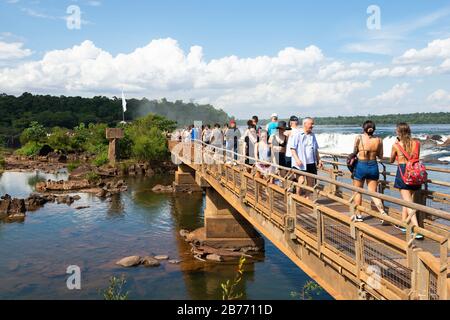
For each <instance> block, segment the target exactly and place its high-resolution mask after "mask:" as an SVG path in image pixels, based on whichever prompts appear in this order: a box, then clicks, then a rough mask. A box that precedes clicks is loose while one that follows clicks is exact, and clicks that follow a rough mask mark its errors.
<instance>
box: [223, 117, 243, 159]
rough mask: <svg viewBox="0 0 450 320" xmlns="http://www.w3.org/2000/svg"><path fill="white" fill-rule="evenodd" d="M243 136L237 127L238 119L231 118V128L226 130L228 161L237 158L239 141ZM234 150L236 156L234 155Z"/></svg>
mask: <svg viewBox="0 0 450 320" xmlns="http://www.w3.org/2000/svg"><path fill="white" fill-rule="evenodd" d="M240 138H241V131H240V130H239V129H238V128H237V127H236V121H235V120H231V121H230V126H229V128H228V129H227V130H226V131H225V140H226V149H227V151H228V152H227V158H228V161H231V159H234V160H237V153H238V141H239V139H240ZM233 152H234V156H233Z"/></svg>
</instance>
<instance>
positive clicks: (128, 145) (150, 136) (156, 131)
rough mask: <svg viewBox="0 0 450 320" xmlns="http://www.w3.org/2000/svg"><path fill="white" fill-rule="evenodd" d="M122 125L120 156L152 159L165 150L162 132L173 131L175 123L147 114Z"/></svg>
mask: <svg viewBox="0 0 450 320" xmlns="http://www.w3.org/2000/svg"><path fill="white" fill-rule="evenodd" d="M123 127H124V133H125V135H124V138H123V139H121V140H119V155H120V157H121V158H123V159H127V158H134V159H136V160H147V161H152V160H158V159H160V158H161V156H162V155H164V154H165V153H166V152H167V146H166V138H165V136H164V135H163V132H164V131H167V132H171V131H173V130H174V129H175V127H176V123H175V122H174V121H171V120H167V119H166V118H164V117H162V116H159V115H156V114H149V115H147V116H146V117H143V118H139V119H137V120H136V121H134V122H133V123H131V124H127V125H123Z"/></svg>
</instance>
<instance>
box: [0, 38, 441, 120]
mask: <svg viewBox="0 0 450 320" xmlns="http://www.w3.org/2000/svg"><path fill="white" fill-rule="evenodd" d="M0 40H1V39H0ZM9 42H10V43H9V47H8V48H9V49H8V50H7V49H6V48H7V47H6V46H5V44H8V43H7V42H0V59H1V57H2V55H3V57H9V59H12V58H13V57H15V59H18V58H24V57H27V56H29V55H30V54H31V51H30V50H29V49H25V48H23V43H22V41H9ZM11 43H14V45H13V46H11ZM13 49H14V50H13ZM11 52H15V54H12V53H11ZM7 61H8V63H7V65H6V66H5V64H3V65H2V64H1V63H0V88H2V91H5V92H7V93H13V94H21V93H22V92H24V91H29V92H33V93H45V94H56V95H59V94H66V95H82V96H93V95H98V94H101V95H107V96H113V95H117V94H118V93H120V91H121V90H122V87H123V88H124V89H125V92H126V93H127V95H128V96H129V97H136V98H140V97H144V96H146V97H150V98H162V97H166V98H168V99H183V100H190V99H194V100H195V101H198V102H202V103H205V102H207V103H212V104H214V105H216V106H217V107H221V108H224V109H225V110H226V111H228V112H230V113H232V114H235V115H238V116H242V115H243V114H246V113H247V111H248V110H250V108H251V109H253V110H255V109H257V110H258V112H259V114H261V115H262V116H264V115H266V116H268V115H269V114H270V113H271V111H273V109H274V108H276V109H277V110H279V112H280V113H281V114H283V112H286V113H288V112H289V113H290V112H291V111H293V110H298V109H299V108H301V110H299V111H300V112H302V113H305V112H311V113H314V114H319V113H320V114H323V115H325V114H336V113H358V114H360V113H365V111H364V110H362V109H360V108H361V105H362V106H365V107H373V106H376V107H377V111H380V110H381V108H382V107H383V106H387V105H389V106H398V107H401V106H402V105H401V103H403V102H404V100H403V99H404V98H406V97H407V96H408V95H409V94H410V93H414V92H413V87H412V85H410V84H409V83H412V84H414V86H417V84H418V83H419V82H418V81H416V80H420V79H422V78H423V77H424V76H431V75H435V74H443V73H444V70H446V68H447V69H448V70H450V58H447V60H443V61H441V62H439V64H434V65H426V64H407V65H395V64H386V63H381V62H380V63H369V62H364V61H339V60H336V59H333V58H331V57H326V56H325V55H324V53H323V52H322V50H321V49H320V48H318V47H316V46H313V45H312V46H309V47H306V48H304V49H297V48H292V47H288V48H285V49H282V50H280V51H279V52H278V53H277V54H275V55H273V56H257V57H251V58H241V57H238V56H235V55H231V56H225V57H221V58H217V59H212V60H206V59H205V58H204V55H203V48H202V47H200V46H192V47H191V48H190V49H189V50H187V51H184V50H183V49H181V48H180V46H179V44H178V42H177V41H176V40H174V39H171V38H166V39H159V40H153V41H151V42H150V43H149V44H147V45H146V46H143V47H140V48H137V49H135V50H133V51H132V52H129V53H120V54H117V55H112V54H111V53H109V52H108V51H106V50H103V49H101V48H99V47H97V46H96V45H95V44H94V43H93V42H92V41H89V40H87V41H84V42H82V43H81V44H79V45H75V46H73V47H71V48H67V49H64V50H52V51H49V52H47V53H45V54H44V56H43V57H42V58H41V59H39V60H35V61H32V60H31V61H22V60H21V61H20V62H19V63H15V64H14V63H9V61H10V60H7ZM0 62H1V61H0ZM16 62H17V61H16ZM2 66H3V67H2ZM388 77H389V78H394V79H397V82H399V84H397V85H395V86H393V87H392V88H391V89H390V90H388V91H386V92H383V93H381V94H379V95H378V96H375V94H373V96H375V97H374V98H372V99H367V98H365V97H364V96H363V94H364V95H365V96H367V94H370V92H374V90H376V88H377V87H378V83H381V81H380V79H383V78H388ZM413 77H414V78H415V80H414V81H413V80H411V79H410V78H413ZM399 79H402V80H399ZM403 79H405V80H403ZM388 81H391V80H389V79H388ZM391 85H393V84H391ZM420 86H421V87H423V86H424V85H420ZM372 87H374V88H372ZM434 89H436V88H434ZM428 90H433V88H431V89H430V88H428ZM430 92H431V91H430ZM411 101H412V102H415V101H416V100H411V99H409V100H408V102H411ZM420 103H422V102H419V101H417V104H416V105H415V108H419V107H421V106H419V104H420ZM422 105H423V104H422ZM409 106H410V105H409ZM283 110H284V111H283ZM288 110H291V111H288ZM391 111H392V110H391ZM417 111H418V110H417Z"/></svg>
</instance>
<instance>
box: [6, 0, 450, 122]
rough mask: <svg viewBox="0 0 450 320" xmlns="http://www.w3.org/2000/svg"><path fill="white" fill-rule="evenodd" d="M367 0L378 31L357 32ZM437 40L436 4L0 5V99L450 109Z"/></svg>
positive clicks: (112, 0) (137, 1) (316, 110)
mask: <svg viewBox="0 0 450 320" xmlns="http://www.w3.org/2000/svg"><path fill="white" fill-rule="evenodd" d="M372 4H375V5H377V6H378V7H379V8H380V12H381V29H380V30H369V29H368V28H367V25H366V21H367V19H368V17H369V14H367V12H366V10H367V8H368V6H369V5H372ZM70 5H76V6H78V7H79V8H80V9H81V12H82V14H81V19H82V24H81V29H79V30H69V29H68V28H67V26H66V21H65V17H66V16H67V13H66V10H67V8H68V6H70ZM169 39H170V40H172V41H170V40H169ZM446 39H450V1H442V0H434V1H426V0H416V1H403V0H396V1H381V0H378V1H365V0H350V1H349V0H346V1H336V0H328V1H325V0H316V1H286V0H284V1H265V0H258V1H256V0H248V1H237V0H227V1H225V0H223V1H222V0H216V1H206V0H191V1H188V0H184V1H181V0H169V1H167V0H166V1H143V0H130V1H124V0H123V1H120V0H98V1H93V0H78V1H63V0H40V1H39V0H0V91H5V92H7V93H12V94H19V93H20V92H21V91H23V90H27V91H30V92H35V93H49V94H77V95H78V94H79V95H84V96H92V95H96V94H104V95H108V96H111V95H114V94H115V93H116V92H117V91H118V90H119V88H121V87H124V88H125V91H126V93H127V96H129V97H142V96H147V97H149V98H161V97H163V96H166V97H168V98H172V99H177V98H179V99H183V100H190V99H192V100H195V101H197V102H201V103H203V102H209V103H213V104H214V105H217V106H218V107H222V108H224V109H225V110H226V111H229V112H230V113H232V114H235V115H237V116H238V117H245V116H248V115H250V114H253V113H255V112H256V111H261V114H262V115H267V114H270V113H271V111H273V110H276V111H278V112H279V113H280V114H282V115H288V114H290V113H292V112H295V111H296V110H300V111H299V112H301V113H303V112H307V113H308V114H312V115H337V114H368V113H386V112H388V111H392V112H409V111H421V110H422V109H424V110H426V109H428V110H430V111H442V110H444V111H448V110H450V86H449V85H448V83H450V81H448V80H450V79H449V74H450V60H448V62H447V63H448V70H449V71H448V72H447V71H446V70H447V69H446V68H447V64H446V61H447V59H450V47H447V46H448V45H449V44H447V42H445V40H446ZM152 41H154V42H153V45H150V44H151V43H152ZM436 41H442V42H436ZM449 42H450V41H449ZM430 44H431V45H430ZM2 46H3V48H2ZM193 46H196V48H198V47H201V50H200V51H201V53H199V52H198V50H196V49H195V50H194V52H192V47H193ZM311 46H312V47H313V48H312V49H311ZM286 48H293V49H294V51H293V50H287V51H283V50H285V49H286ZM307 48H310V50H307ZM427 48H428V49H427ZM313 49H314V50H313ZM315 49H317V50H319V51H320V52H318V51H316V50H315ZM410 49H415V50H416V52H412V51H410V54H409V55H406V56H405V54H406V53H407V52H408V50H410ZM56 50H60V51H56ZM446 50H449V53H447V51H446ZM190 52H191V53H192V55H191V56H193V57H197V58H196V59H194V58H193V59H194V62H192V60H189V59H188V56H189V53H190ZM280 52H284V53H283V54H282V57H281V58H280ZM51 53H53V54H51ZM172 53H173V55H172ZM120 55H122V56H123V57H122V58H120V57H119V56H120ZM411 55H412V57H410V56H411ZM74 56H76V57H75V58H74ZM164 56H167V57H168V58H167V61H166V60H165V59H164ZM148 57H155V58H154V59H151V60H150V61H148ZM230 57H231V58H230ZM232 57H235V58H236V59H235V60H233V59H234V58H232ZM277 57H278V58H277ZM133 61H135V62H136V63H141V64H142V65H141V66H140V67H136V65H133ZM214 61H215V62H214ZM109 64H110V65H109ZM108 66H110V68H114V69H115V70H116V71H117V72H118V73H120V76H118V79H116V80H117V81H112V79H111V74H108V72H107V70H105V69H107V68H108ZM177 68H178V69H179V70H181V71H180V72H179V74H177V72H176V71H177ZM395 68H397V69H395ZM402 68H403V69H402ZM6 69H8V70H6ZM134 69H136V70H135V71H134V73H133V72H131V71H130V70H134ZM96 70H97V71H98V72H97V73H96V72H94V71H96ZM121 70H123V71H121ZM327 70H328V71H327ZM344 71H347V74H344ZM89 72H93V73H95V74H94V75H89V77H87V75H86V74H87V73H89ZM27 73H28V75H27ZM319 74H320V75H321V76H319ZM15 77H19V78H23V79H20V80H21V81H19V80H17V79H15ZM42 77H44V78H45V79H46V80H45V81H44V80H41V78H42ZM11 78H14V79H13V80H14V81H13V82H14V86H13V85H12V82H11ZM30 79H34V80H36V81H34V80H33V81H31V80H30ZM2 80H3V83H2ZM2 86H3V87H4V88H2ZM119 91H120V90H119ZM327 97H328V98H327ZM425 106H426V107H425Z"/></svg>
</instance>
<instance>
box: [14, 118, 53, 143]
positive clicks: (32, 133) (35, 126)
mask: <svg viewBox="0 0 450 320" xmlns="http://www.w3.org/2000/svg"><path fill="white" fill-rule="evenodd" d="M46 140H47V131H46V130H45V127H44V126H43V125H41V124H40V123H39V122H37V121H33V122H31V124H30V126H29V127H28V128H26V129H25V130H23V132H22V134H21V135H20V143H21V144H22V145H25V144H27V143H28V142H45V141H46Z"/></svg>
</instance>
